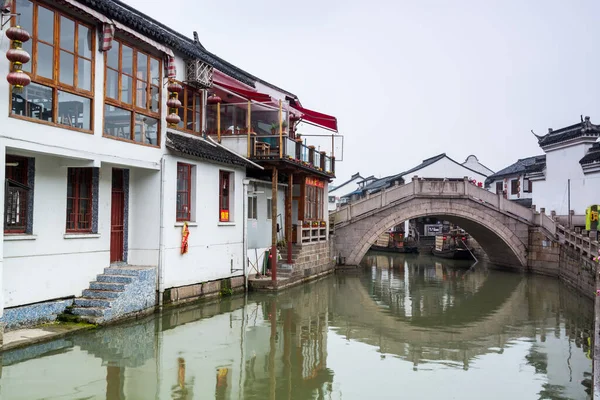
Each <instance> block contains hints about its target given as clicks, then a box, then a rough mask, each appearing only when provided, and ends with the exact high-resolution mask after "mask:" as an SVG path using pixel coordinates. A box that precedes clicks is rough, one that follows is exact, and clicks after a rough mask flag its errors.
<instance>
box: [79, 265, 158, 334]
mask: <svg viewBox="0 0 600 400" xmlns="http://www.w3.org/2000/svg"><path fill="white" fill-rule="evenodd" d="M155 303H156V268H155V267H141V266H129V265H126V266H118V267H109V268H105V269H104V273H103V274H100V275H98V276H97V277H96V280H95V281H93V282H90V287H89V289H85V290H84V291H83V294H82V296H81V297H78V298H76V299H75V301H74V302H73V307H72V308H71V310H70V313H72V314H74V315H76V316H79V317H80V318H81V319H82V320H85V321H87V322H90V323H94V324H101V323H105V322H108V321H110V320H113V319H118V318H122V317H125V316H127V315H128V314H132V313H135V312H139V311H142V310H145V309H148V308H151V307H154V305H155Z"/></svg>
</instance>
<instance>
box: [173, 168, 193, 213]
mask: <svg viewBox="0 0 600 400" xmlns="http://www.w3.org/2000/svg"><path fill="white" fill-rule="evenodd" d="M192 168H193V166H192V165H190V164H183V163H177V210H176V219H177V221H190V219H191V215H192Z"/></svg>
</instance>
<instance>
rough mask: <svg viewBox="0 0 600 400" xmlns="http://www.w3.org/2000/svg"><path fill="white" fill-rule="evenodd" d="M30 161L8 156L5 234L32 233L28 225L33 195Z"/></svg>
mask: <svg viewBox="0 0 600 400" xmlns="http://www.w3.org/2000/svg"><path fill="white" fill-rule="evenodd" d="M28 161H29V160H28V159H27V158H25V157H16V156H10V155H7V156H6V167H5V168H6V176H5V194H4V233H30V232H27V227H28V225H27V223H28V218H29V214H30V213H29V207H30V206H31V205H32V204H33V202H31V201H30V200H31V199H32V195H33V193H32V188H31V187H30V186H29V179H28V178H29V176H28V172H29V171H28V165H29V162H28Z"/></svg>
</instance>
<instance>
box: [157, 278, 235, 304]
mask: <svg viewBox="0 0 600 400" xmlns="http://www.w3.org/2000/svg"><path fill="white" fill-rule="evenodd" d="M243 290H244V277H243V276H235V277H233V278H226V279H220V280H216V281H210V282H202V283H197V284H194V285H188V286H180V287H174V288H169V289H166V290H165V294H164V297H163V303H164V304H177V303H185V302H188V301H193V300H198V299H200V298H211V297H215V296H220V295H229V294H233V293H235V292H239V291H243Z"/></svg>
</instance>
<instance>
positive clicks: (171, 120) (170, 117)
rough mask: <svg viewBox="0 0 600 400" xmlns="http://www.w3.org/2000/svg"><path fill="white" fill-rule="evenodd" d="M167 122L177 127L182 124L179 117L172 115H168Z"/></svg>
mask: <svg viewBox="0 0 600 400" xmlns="http://www.w3.org/2000/svg"><path fill="white" fill-rule="evenodd" d="M167 122H168V123H169V125H177V124H178V123H179V122H181V118H180V117H179V115H177V114H175V113H171V114H169V115H167Z"/></svg>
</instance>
